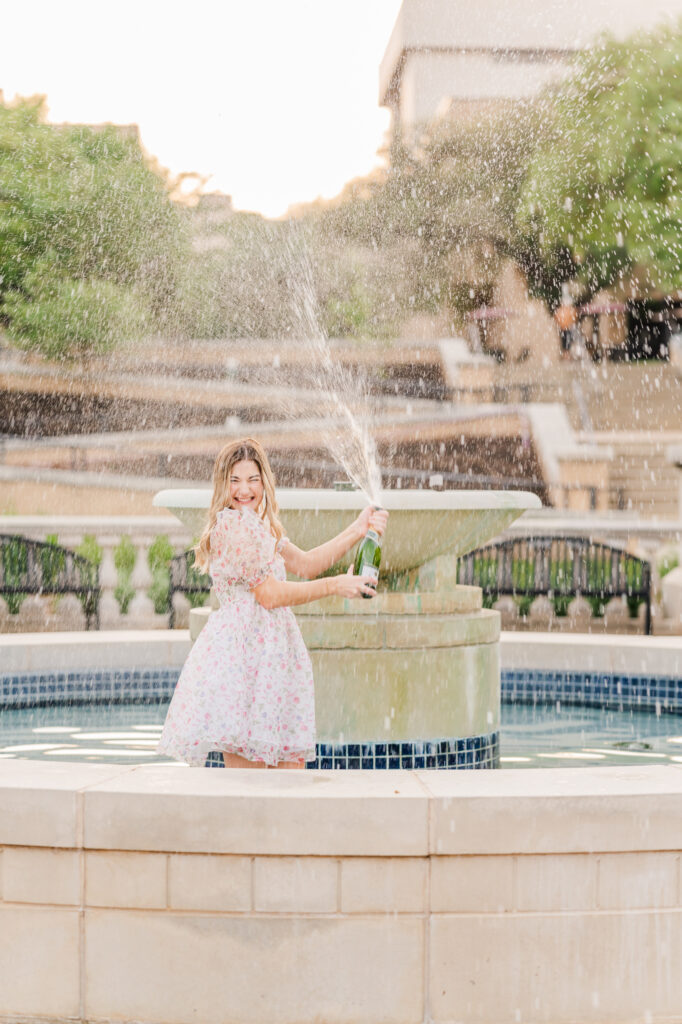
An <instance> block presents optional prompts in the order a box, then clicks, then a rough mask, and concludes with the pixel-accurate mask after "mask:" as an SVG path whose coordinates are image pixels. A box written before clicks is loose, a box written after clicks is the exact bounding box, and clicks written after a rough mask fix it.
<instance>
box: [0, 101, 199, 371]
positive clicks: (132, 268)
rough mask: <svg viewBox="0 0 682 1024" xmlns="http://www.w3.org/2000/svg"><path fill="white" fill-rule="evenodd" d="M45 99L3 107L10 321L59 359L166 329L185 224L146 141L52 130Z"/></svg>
mask: <svg viewBox="0 0 682 1024" xmlns="http://www.w3.org/2000/svg"><path fill="white" fill-rule="evenodd" d="M43 115H44V103H43V101H42V100H22V101H19V102H17V103H16V104H13V105H11V106H3V105H1V104H0V318H1V319H2V322H3V323H4V325H5V327H6V330H7V332H8V334H9V335H10V337H12V338H13V339H15V340H16V341H17V342H18V343H19V344H21V345H23V346H25V347H27V348H31V349H37V350H39V351H43V352H45V353H46V354H49V355H51V356H59V355H69V354H73V353H75V352H79V351H80V352H83V351H89V350H98V349H103V348H107V347H109V346H110V345H111V344H113V343H114V342H115V341H116V340H119V339H124V338H126V337H135V336H138V335H140V334H142V333H148V332H150V331H152V330H154V329H156V328H158V327H159V326H163V325H164V320H165V318H166V316H167V315H168V311H169V309H171V308H172V303H173V300H174V294H175V291H176V288H177V283H178V275H179V272H180V267H181V265H182V255H183V253H185V252H186V251H187V249H186V246H187V243H186V240H185V235H184V231H183V226H182V222H181V218H180V216H179V214H178V212H177V210H176V209H175V207H174V206H173V204H172V203H171V201H170V199H169V196H168V183H167V181H166V180H165V178H164V177H163V176H162V175H161V174H160V173H159V172H158V171H157V170H155V169H154V168H152V167H151V166H150V164H149V162H148V161H147V160H146V159H145V157H144V154H143V153H142V150H141V148H140V145H139V142H138V140H137V139H136V138H134V137H132V136H131V135H129V134H126V133H125V131H122V130H120V129H116V128H114V127H110V126H107V127H102V128H98V129H93V128H88V127H81V126H52V125H47V124H45V123H43Z"/></svg>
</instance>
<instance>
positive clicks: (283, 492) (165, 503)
mask: <svg viewBox="0 0 682 1024" xmlns="http://www.w3.org/2000/svg"><path fill="white" fill-rule="evenodd" d="M211 494H212V491H211V488H210V487H178V488H168V489H166V490H161V491H158V492H157V493H156V494H155V495H154V498H153V502H152V504H153V505H154V507H155V508H166V509H191V508H194V509H208V507H209V505H210V502H211ZM380 500H381V504H382V506H383V507H384V508H386V509H387V510H388V511H389V512H450V511H462V512H465V511H480V512H490V511H512V510H519V511H531V510H534V509H540V508H542V507H543V506H542V501H541V500H540V498H539V497H538V495H537V494H534V493H533V492H532V491H514V490H505V491H492V490H490V491H483V490H448V491H433V490H416V489H415V490H387V491H382V492H381V498H380ZM277 502H278V505H279V508H280V509H281V510H282V511H315V512H343V511H347V510H360V509H363V508H365V506H366V505H367V504H368V501H367V498H366V496H365V495H364V494H363V493H362V492H361V491H336V490H332V489H328V488H294V487H291V488H287V487H282V488H278V489H277Z"/></svg>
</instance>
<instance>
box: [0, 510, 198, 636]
mask: <svg viewBox="0 0 682 1024" xmlns="http://www.w3.org/2000/svg"><path fill="white" fill-rule="evenodd" d="M0 533H6V534H16V535H18V536H24V537H29V538H31V539H32V540H42V541H44V540H46V539H48V538H50V537H53V538H54V537H56V539H57V542H58V543H59V544H60V545H62V546H63V547H65V548H69V549H70V550H73V551H79V552H81V553H83V554H85V555H86V557H90V558H93V559H95V560H96V561H97V562H98V563H99V583H100V588H101V598H100V604H99V621H100V629H121V630H126V629H167V628H168V625H169V614H168V611H167V610H161V608H162V604H163V600H162V596H161V595H162V593H163V587H164V579H165V578H166V574H165V573H164V569H163V563H164V562H167V561H168V557H169V556H170V555H177V554H180V553H181V552H183V551H186V550H187V548H188V547H190V545H191V544H192V543H193V540H194V538H192V537H191V536H190V534H189V533H188V531H187V530H186V528H185V527H184V526H182V525H181V524H180V523H178V522H177V521H176V520H174V519H172V518H171V517H170V516H54V517H49V516H0ZM173 607H174V611H175V625H176V627H178V628H186V627H187V625H188V622H189V611H190V607H191V605H190V602H189V601H188V600H187V598H186V597H185V596H184V595H183V594H175V596H174V598H173ZM72 629H85V615H84V613H83V609H82V607H81V604H80V602H79V600H78V598H77V597H75V596H74V595H64V596H59V597H54V596H48V595H42V596H35V597H34V596H31V597H26V598H25V599H24V600H23V601H22V603H21V607H20V608H19V610H18V612H17V613H15V614H11V613H10V610H9V608H8V607H7V605H6V603H5V602H4V601H3V600H2V598H0V632H5V633H7V632H21V633H23V632H33V631H35V632H42V631H44V630H72Z"/></svg>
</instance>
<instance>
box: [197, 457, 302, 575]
mask: <svg viewBox="0 0 682 1024" xmlns="http://www.w3.org/2000/svg"><path fill="white" fill-rule="evenodd" d="M245 461H248V462H255V463H256V465H257V466H258V469H259V470H260V475H261V480H262V481H263V501H262V502H261V504H260V507H259V509H258V515H259V516H260V518H261V519H262V520H263V521H264V522H265V521H266V520H267V523H268V525H269V527H270V532H271V534H272V535H273V537H274V538H275V540H281V538H282V537H283V536H284V529H283V527H282V524H281V523H280V521H279V519H278V517H277V513H278V511H279V508H278V506H277V499H276V498H275V478H274V476H273V474H272V469H271V468H270V463H269V462H268V457H267V455H266V454H265V451H264V449H263V446H262V445H261V444H260V443H259V442H258V441H256V440H254V438H252V437H245V438H242V439H241V440H240V441H231V442H230V443H229V444H226V445H225V447H224V448H222V449H221V451H220V452H219V453H218V457H217V459H216V460H215V465H214V467H213V497H212V498H211V506H210V508H209V510H208V522H207V523H206V526H205V527H204V532H203V533H202V535H201V538H200V540H199V543H198V544H197V545H196V546H195V547H194V548H193V550H194V564H195V565H196V567H197V569H201V570H203V571H204V572H208V568H209V563H210V560H211V530H212V529H213V527H214V526H215V524H216V521H217V519H218V513H219V512H222V510H223V509H224V508H229V507H230V474H231V472H232V469H233V467H234V466H236V464H237V463H238V462H245Z"/></svg>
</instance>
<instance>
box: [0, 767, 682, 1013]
mask: <svg viewBox="0 0 682 1024" xmlns="http://www.w3.org/2000/svg"><path fill="white" fill-rule="evenodd" d="M21 767H22V766H21V765H20V764H18V763H17V764H16V765H14V766H13V767H12V768H11V769H9V770H8V772H7V777H8V778H9V776H10V774H11V775H12V778H14V781H15V783H17V784H18V783H19V782H20V781H21V780H20V779H17V775H18V774H20V769H21ZM88 767H89V766H88ZM43 768H44V769H45V771H42V769H43ZM50 768H51V766H40V768H37V767H35V766H32V767H29V768H27V769H26V778H25V779H24V782H26V781H31V785H32V787H33V788H32V789H31V788H29V787H28V786H26V785H24V786H23V789H22V787H21V786H18V788H19V789H22V792H23V794H24V798H25V805H26V813H27V814H30V813H32V807H33V800H34V796H35V802H36V804H37V805H38V806H43V805H42V803H41V797H40V790H39V779H40V777H41V776H42V777H43V778H45V779H47V780H49V781H50V782H51V783H53V784H54V782H55V781H57V780H56V779H55V777H53V776H51V775H50V774H49V769H50ZM3 770H4V768H0V806H2V793H3V789H4V788H5V789H6V788H8V787H7V786H5V787H3V785H2V776H3ZM69 772H71V773H72V774H71V778H72V791H71V795H72V796H73V806H74V807H75V811H76V828H75V837H74V842H73V845H72V846H71V847H61V848H60V847H55V848H54V849H53V848H50V847H47V846H43V845H37V846H34V847H32V846H30V845H29V844H26V843H25V842H23V841H22V844H21V845H13V844H12V843H11V842H8V838H9V837H8V836H7V834H6V832H5V833H3V840H4V842H5V845H4V847H3V848H2V849H0V1020H6V1021H11V1022H12V1024H13V1022H14V1021H15V1020H23V1021H26V1022H32V1021H34V1020H36V1021H37V1020H40V1019H42V1020H49V1021H50V1024H66V1021H67V1020H68V1021H70V1022H72V1024H73V1022H83V1024H84V1022H86V1021H88V1022H91V1021H97V1020H112V1019H113V1020H116V1019H118V1020H137V1021H141V1022H150V1024H151V1022H154V1024H189V1022H195V1021H201V1024H214V1022H215V1024H218V1022H222V1021H224V1020H238V1021H240V1024H241V1022H244V1024H319V1022H320V1021H324V1022H325V1024H377V1022H378V1021H382V1022H386V1024H425V1022H427V1021H428V1022H429V1024H453V1022H454V1021H464V1020H466V1021H467V1024H469V1022H471V1024H507V1022H508V1024H516V1022H517V1021H522V1022H523V1024H569V1022H570V1024H603V1022H605V1021H613V1022H625V1021H630V1020H633V1021H634V1020H644V1019H648V1020H649V1021H651V1024H664V1022H665V1024H668V1022H669V1021H671V1020H675V1019H676V1017H675V1014H676V1013H677V1014H678V1016H679V1012H678V1011H679V1007H680V1006H682V972H680V970H679V965H680V963H682V863H681V859H682V858H681V851H682V824H681V822H682V813H681V812H682V770H678V769H677V768H674V767H670V768H663V769H659V768H645V769H641V768H639V767H637V766H635V767H632V768H628V769H627V770H625V771H624V772H617V771H615V770H613V769H611V770H610V769H580V770H572V771H562V770H552V771H536V772H504V771H503V772H456V773H451V772H375V773H332V772H329V773H325V772H318V773H315V772H311V773H281V774H280V773H257V772H238V771H235V772H229V773H228V772H224V773H223V772H212V771H210V770H203V769H197V770H195V771H191V772H190V771H175V769H165V770H164V769H160V768H153V767H151V766H149V767H145V768H135V769H132V770H131V769H123V768H117V767H114V766H108V768H107V772H108V774H109V777H108V778H107V777H106V775H105V774H103V773H102V772H98V771H93V773H92V775H91V782H90V785H88V784H87V781H85V779H86V777H85V776H84V775H83V766H75V765H74V766H64V767H63V775H62V778H61V780H60V781H61V785H62V789H63V792H64V793H65V792H66V780H67V778H68V777H69ZM342 775H344V776H349V775H353V777H351V778H349V777H344V778H340V777H338V776H342ZM61 807H62V810H63V811H64V813H65V814H66V815H67V817H68V815H70V812H71V805H70V804H69V803H68V802H64V803H63V804H61ZM190 811H191V814H190ZM161 819H163V827H161ZM429 821H430V822H431V827H430V829H429V828H428V823H429ZM1 825H2V822H0V826H1ZM143 825H144V827H143ZM50 827H52V828H53V829H54V834H55V836H56V837H57V838H60V837H63V835H64V829H63V827H62V826H61V825H60V823H59V822H58V821H52V823H51V825H50ZM373 828H374V831H372V829H373ZM215 834H217V844H218V845H220V844H225V845H228V841H229V845H230V846H231V852H227V851H226V852H211V853H207V852H196V851H195V852H193V851H192V850H191V849H187V847H188V846H189V845H190V843H193V844H195V846H196V847H199V846H201V845H202V844H203V845H204V846H205V847H206V846H208V845H210V843H211V842H213V841H214V840H213V838H212V837H213V836H214V835H215ZM382 834H383V845H381V842H380V836H381V835H382ZM107 835H108V836H109V839H110V842H109V845H108V846H107V845H106V843H105V842H104V839H105V836H107ZM142 839H144V840H145V841H146V842H147V845H148V848H147V849H146V850H143V849H140V848H139V847H138V848H137V849H134V848H133V849H121V848H120V845H121V841H126V842H128V843H131V842H139V841H141V840H142ZM95 840H96V842H95Z"/></svg>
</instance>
